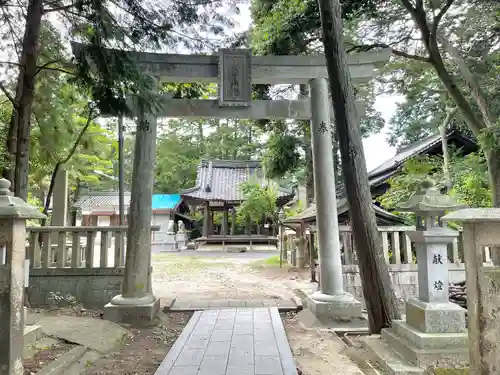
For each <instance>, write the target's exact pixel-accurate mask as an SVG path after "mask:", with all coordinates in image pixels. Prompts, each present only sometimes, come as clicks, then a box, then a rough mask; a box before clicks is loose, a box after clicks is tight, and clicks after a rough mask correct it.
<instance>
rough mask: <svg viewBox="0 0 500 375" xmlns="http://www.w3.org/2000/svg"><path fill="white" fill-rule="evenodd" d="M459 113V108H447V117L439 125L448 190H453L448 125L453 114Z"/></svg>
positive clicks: (444, 173)
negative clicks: (447, 133)
mask: <svg viewBox="0 0 500 375" xmlns="http://www.w3.org/2000/svg"><path fill="white" fill-rule="evenodd" d="M455 113H457V108H456V107H453V108H446V117H445V118H444V120H443V123H442V124H441V125H440V126H439V134H440V136H441V146H442V149H443V175H444V179H445V184H446V191H449V190H451V187H452V186H451V176H450V151H449V150H448V137H447V136H446V132H447V130H448V125H449V123H450V122H451V120H452V118H453V116H455Z"/></svg>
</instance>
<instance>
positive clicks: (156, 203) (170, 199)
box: [153, 194, 181, 210]
mask: <svg viewBox="0 0 500 375" xmlns="http://www.w3.org/2000/svg"><path fill="white" fill-rule="evenodd" d="M179 203H181V196H180V194H154V195H153V210H169V209H173V208H175V207H176V206H177V205H178V204H179Z"/></svg>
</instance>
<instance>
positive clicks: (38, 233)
mask: <svg viewBox="0 0 500 375" xmlns="http://www.w3.org/2000/svg"><path fill="white" fill-rule="evenodd" d="M159 229H160V228H159V227H158V226H152V227H151V230H152V231H158V230H159ZM126 242H127V226H101V227H99V226H79V227H73V226H48V227H29V228H27V245H26V254H27V258H28V259H29V261H30V270H29V283H28V289H27V292H28V298H29V300H30V303H31V305H32V306H33V307H47V306H50V305H51V304H52V303H53V301H52V300H51V299H52V296H53V294H54V293H59V294H60V295H63V296H66V295H71V296H72V297H74V298H75V299H76V300H77V301H78V302H80V303H82V304H83V306H84V307H86V308H99V309H101V308H102V307H103V306H104V305H105V304H106V303H108V302H109V301H110V300H111V298H113V297H114V296H115V295H116V294H119V293H120V292H121V287H122V283H123V277H124V265H125V252H126Z"/></svg>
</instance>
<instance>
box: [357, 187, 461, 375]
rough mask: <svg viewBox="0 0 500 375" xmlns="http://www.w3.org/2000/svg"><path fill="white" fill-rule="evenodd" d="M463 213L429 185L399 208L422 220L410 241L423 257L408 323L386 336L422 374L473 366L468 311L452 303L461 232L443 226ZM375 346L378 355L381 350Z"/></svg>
mask: <svg viewBox="0 0 500 375" xmlns="http://www.w3.org/2000/svg"><path fill="white" fill-rule="evenodd" d="M461 207H462V205H460V204H459V203H458V202H456V201H455V200H454V199H453V198H452V197H450V196H448V195H443V194H441V193H440V192H439V190H438V189H437V188H436V187H435V186H434V183H433V181H432V180H428V179H426V180H424V181H422V183H421V185H420V188H419V190H418V191H417V192H416V193H414V194H413V195H412V196H411V197H410V199H409V200H408V201H407V202H404V203H401V204H400V205H399V207H398V211H406V212H414V213H415V215H416V221H417V225H416V230H415V231H412V232H408V236H409V237H410V239H411V240H412V241H413V242H414V243H415V250H416V255H417V263H418V298H409V299H408V301H407V302H406V320H399V321H394V322H393V324H392V327H391V328H389V329H384V330H382V335H381V336H382V341H384V342H385V343H386V344H387V345H388V346H389V347H390V348H391V349H393V350H394V352H396V353H398V354H399V355H400V356H401V357H403V358H404V359H406V360H407V361H408V362H409V364H410V365H413V366H415V367H417V368H424V369H427V368H428V367H429V366H437V367H462V366H466V365H467V363H468V352H467V342H468V338H467V333H466V329H465V313H466V311H465V309H463V308H462V307H460V306H458V305H456V304H454V303H451V302H449V298H448V286H449V281H448V280H449V275H448V272H449V271H448V245H449V244H451V243H453V241H454V240H455V239H456V238H457V236H458V232H457V231H455V230H452V229H450V228H447V227H443V226H442V225H441V220H440V218H441V217H442V216H443V215H444V214H445V212H446V211H451V210H455V209H458V208H461ZM369 341H370V340H368V342H367V343H369ZM369 344H370V343H369ZM371 344H373V342H372V343H371ZM371 344H370V345H369V346H371V347H372V349H373V351H375V352H376V351H377V350H376V345H375V346H373V345H371ZM383 358H384V357H383V355H379V356H377V359H376V360H377V361H379V362H384V363H381V364H382V365H384V366H389V367H390V364H389V363H386V361H384V360H383Z"/></svg>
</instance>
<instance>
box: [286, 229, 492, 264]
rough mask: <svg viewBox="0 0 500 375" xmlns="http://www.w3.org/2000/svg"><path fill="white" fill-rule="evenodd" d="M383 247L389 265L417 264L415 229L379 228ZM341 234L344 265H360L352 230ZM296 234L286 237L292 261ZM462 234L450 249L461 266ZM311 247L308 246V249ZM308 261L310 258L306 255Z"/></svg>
mask: <svg viewBox="0 0 500 375" xmlns="http://www.w3.org/2000/svg"><path fill="white" fill-rule="evenodd" d="M378 230H379V233H380V236H381V239H382V246H383V249H384V255H385V261H386V263H387V264H389V265H390V264H396V265H398V264H416V259H415V248H414V246H415V245H414V244H413V243H412V241H411V240H410V238H409V237H408V235H407V233H408V232H409V231H414V230H415V227H411V226H386V227H384V226H381V227H378ZM339 234H340V245H341V247H342V264H344V265H356V264H358V261H357V258H356V251H355V247H354V241H353V237H352V232H351V228H350V227H348V226H339ZM296 237H297V236H296V234H295V233H291V232H290V231H289V232H288V234H287V235H286V239H285V241H286V248H287V249H288V251H289V253H290V256H289V257H287V258H288V259H290V260H294V259H296V256H295V255H296V252H297V251H298V249H297V242H296V241H295V239H296ZM306 237H307V239H308V241H309V240H310V235H309V232H308V233H307V236H306ZM461 238H462V236H461V233H460V235H459V237H458V239H457V240H455V241H454V243H453V245H452V246H450V247H449V251H448V258H449V261H450V263H456V264H461V263H462V259H463V256H462V254H463V248H462V241H461ZM308 248H309V246H308V244H306V249H308ZM306 251H307V250H306ZM306 259H308V256H307V255H306ZM484 260H485V262H489V261H490V260H491V258H490V253H489V251H488V249H487V248H486V250H485V253H484Z"/></svg>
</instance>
